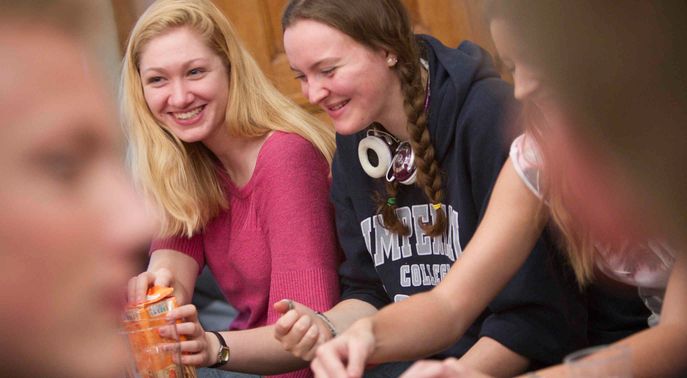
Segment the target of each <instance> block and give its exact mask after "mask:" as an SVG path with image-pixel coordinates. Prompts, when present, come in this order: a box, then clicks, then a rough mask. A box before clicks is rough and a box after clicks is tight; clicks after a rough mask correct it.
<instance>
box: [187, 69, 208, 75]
mask: <svg viewBox="0 0 687 378" xmlns="http://www.w3.org/2000/svg"><path fill="white" fill-rule="evenodd" d="M203 72H205V70H203V69H202V68H193V69H191V70H189V71H188V74H189V76H198V75H200V74H202V73H203Z"/></svg>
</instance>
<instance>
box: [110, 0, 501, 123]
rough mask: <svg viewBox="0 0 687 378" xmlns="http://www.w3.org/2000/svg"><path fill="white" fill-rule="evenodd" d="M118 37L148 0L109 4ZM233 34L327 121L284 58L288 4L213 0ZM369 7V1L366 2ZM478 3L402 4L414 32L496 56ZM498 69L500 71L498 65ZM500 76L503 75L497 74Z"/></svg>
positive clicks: (411, 0)
mask: <svg viewBox="0 0 687 378" xmlns="http://www.w3.org/2000/svg"><path fill="white" fill-rule="evenodd" d="M112 1H113V4H115V10H116V16H117V18H118V26H119V29H120V33H119V35H120V36H122V37H123V36H126V35H127V34H128V30H129V29H130V28H131V23H132V22H133V19H134V18H135V17H132V16H133V15H135V14H136V13H140V11H141V10H142V9H143V8H144V6H145V4H146V3H148V2H150V0H112ZM213 1H214V3H215V4H216V5H217V6H218V7H219V8H220V9H221V10H222V11H223V12H224V13H225V14H226V15H227V17H228V18H229V19H230V20H231V21H232V23H233V24H234V26H235V27H236V30H237V32H238V33H239V35H240V36H241V38H242V39H243V41H244V43H245V44H246V46H247V47H248V49H249V50H250V51H251V53H252V54H253V56H254V57H255V59H256V60H257V62H258V64H259V65H260V66H261V67H262V69H263V70H264V71H265V73H266V74H267V76H268V77H269V78H270V79H271V80H272V81H273V82H274V84H275V85H276V86H277V88H279V90H281V91H282V92H283V93H285V94H286V95H288V96H289V97H290V98H292V99H293V100H294V101H296V102H297V103H298V104H300V105H301V106H303V107H304V108H306V109H308V111H310V112H312V113H314V114H316V115H317V116H319V117H321V118H322V119H325V120H327V117H326V115H325V114H324V113H322V111H321V110H320V109H319V108H318V107H317V106H313V105H311V104H309V103H308V101H307V100H306V99H305V98H304V97H303V96H302V95H301V91H300V85H299V83H298V82H297V80H296V79H294V77H293V73H292V72H291V70H290V69H289V64H288V62H287V60H286V56H285V54H284V47H283V44H282V32H281V23H280V18H281V13H282V10H283V8H284V6H285V5H286V2H287V0H213ZM370 1H372V0H370ZM478 1H479V0H403V3H404V4H405V5H406V7H407V8H408V10H409V13H410V15H411V19H412V21H413V25H414V27H415V30H416V32H418V33H426V34H431V35H433V36H435V37H436V38H438V39H439V40H441V41H442V42H443V43H444V44H446V45H448V46H457V45H458V44H459V43H460V42H461V41H463V40H465V39H469V40H472V41H473V42H476V43H478V44H479V45H481V46H482V47H484V48H485V49H487V50H488V51H489V52H491V53H492V55H494V52H495V49H494V47H493V43H492V42H491V37H490V36H489V30H488V28H487V26H486V25H485V23H484V21H483V19H482V17H481V15H480V10H479V5H478V4H479V3H478ZM497 66H499V68H500V65H499V63H498V61H497ZM501 71H503V70H501Z"/></svg>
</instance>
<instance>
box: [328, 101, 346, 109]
mask: <svg viewBox="0 0 687 378" xmlns="http://www.w3.org/2000/svg"><path fill="white" fill-rule="evenodd" d="M346 104H348V101H344V102H342V103H340V104H338V105H335V106H332V107H331V108H329V109H331V110H332V111H336V110H339V109H341V108H343V107H344V105H346Z"/></svg>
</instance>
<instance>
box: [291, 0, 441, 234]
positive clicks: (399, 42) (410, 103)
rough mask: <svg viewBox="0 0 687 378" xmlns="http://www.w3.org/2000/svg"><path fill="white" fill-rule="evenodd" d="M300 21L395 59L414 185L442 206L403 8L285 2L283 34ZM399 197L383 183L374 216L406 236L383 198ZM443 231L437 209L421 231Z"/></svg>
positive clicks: (336, 0)
mask: <svg viewBox="0 0 687 378" xmlns="http://www.w3.org/2000/svg"><path fill="white" fill-rule="evenodd" d="M301 19H309V20H314V21H317V22H321V23H323V24H325V25H327V26H330V27H332V28H334V29H337V30H339V31H341V32H342V33H344V34H346V35H348V36H349V37H351V38H353V39H354V40H355V41H357V42H358V43H360V44H362V45H364V46H366V47H368V48H370V49H373V50H379V49H382V50H387V51H389V52H392V53H394V54H395V55H396V56H397V58H398V63H397V64H396V65H395V66H394V69H395V71H396V74H397V75H398V77H399V79H400V81H401V89H402V91H403V97H404V108H405V113H406V115H407V119H408V122H407V124H406V127H407V130H408V134H409V135H410V145H411V147H412V149H413V152H414V153H415V163H416V166H417V181H416V184H417V185H418V187H420V188H421V189H422V190H423V191H424V193H425V196H427V198H428V199H429V200H430V201H431V202H432V203H433V204H440V203H441V202H442V201H443V199H444V193H443V190H442V184H441V172H440V170H439V164H438V163H437V161H436V160H435V158H434V146H433V145H432V142H431V136H430V135H429V131H428V130H427V114H426V112H425V111H424V98H425V88H424V86H423V80H422V74H421V73H422V68H421V65H420V57H421V52H420V45H419V44H418V42H417V39H416V38H415V34H414V33H413V30H412V25H411V22H410V17H409V16H408V13H407V12H406V9H405V8H404V7H403V4H401V2H400V1H399V0H378V1H370V0H291V1H289V3H288V5H287V6H286V9H285V10H284V14H283V15H282V20H281V21H282V28H283V29H286V28H288V27H289V26H290V25H291V24H293V23H294V22H296V21H298V20H301ZM397 191H398V183H396V182H395V181H394V182H390V183H389V182H387V183H386V196H383V195H379V196H375V197H376V198H375V200H376V202H377V204H378V212H379V213H381V214H382V218H383V219H384V226H385V227H386V228H388V229H390V230H391V231H393V232H394V233H396V234H401V235H408V234H409V233H410V230H409V228H408V227H407V226H406V225H404V224H403V223H402V222H401V220H400V219H399V218H398V215H397V214H396V208H397V206H396V204H388V203H387V202H386V198H388V197H396V193H397ZM446 225H447V221H446V214H445V212H444V210H443V209H442V208H439V209H438V210H436V216H435V217H434V224H431V223H427V224H423V225H422V229H423V230H424V231H425V233H427V234H428V235H430V236H437V235H440V234H442V233H443V232H444V231H445V230H446Z"/></svg>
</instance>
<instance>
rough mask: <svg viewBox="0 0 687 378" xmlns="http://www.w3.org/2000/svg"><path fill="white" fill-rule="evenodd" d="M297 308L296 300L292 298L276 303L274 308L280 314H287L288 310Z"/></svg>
mask: <svg viewBox="0 0 687 378" xmlns="http://www.w3.org/2000/svg"><path fill="white" fill-rule="evenodd" d="M295 308H296V305H295V302H294V301H292V300H290V299H282V300H280V301H279V302H275V303H274V310H275V311H276V312H278V313H280V314H286V313H287V312H288V311H290V310H293V309H295Z"/></svg>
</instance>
